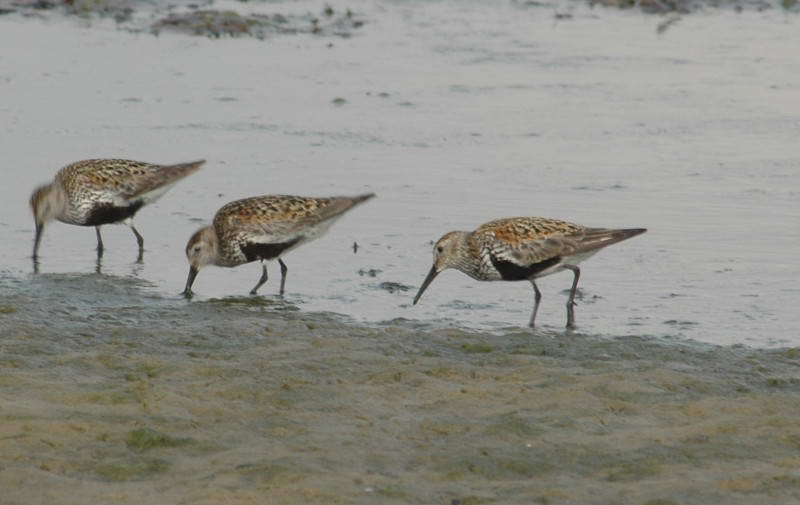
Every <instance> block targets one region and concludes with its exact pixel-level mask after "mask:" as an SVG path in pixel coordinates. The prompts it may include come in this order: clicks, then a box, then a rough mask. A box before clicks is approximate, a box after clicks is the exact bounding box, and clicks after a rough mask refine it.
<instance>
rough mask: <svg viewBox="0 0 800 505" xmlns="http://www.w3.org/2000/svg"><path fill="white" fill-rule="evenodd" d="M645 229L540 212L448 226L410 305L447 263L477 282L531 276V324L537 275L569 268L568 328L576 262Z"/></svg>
mask: <svg viewBox="0 0 800 505" xmlns="http://www.w3.org/2000/svg"><path fill="white" fill-rule="evenodd" d="M646 231H647V230H646V229H644V228H630V229H609V228H587V227H585V226H581V225H579V224H574V223H569V222H567V221H561V220H558V219H547V218H543V217H512V218H506V219H497V220H495V221H490V222H488V223H485V224H483V225H481V226H480V227H478V229H476V230H475V231H471V232H468V231H451V232H449V233H447V234H445V235H443V236H442V238H440V239H439V240H438V241H437V242H436V245H435V246H434V248H433V266H432V267H431V270H430V272H429V273H428V276H427V277H425V280H424V281H423V282H422V286H421V287H420V288H419V292H417V296H415V297H414V305H416V304H417V302H418V301H419V298H420V297H421V296H422V293H423V292H424V291H425V290H426V289H427V288H428V286H429V285H430V283H431V282H433V279H434V278H436V276H437V275H439V273H441V272H442V271H443V270H446V269H448V268H455V269H457V270H461V271H462V272H464V273H465V274H467V275H469V276H470V277H472V278H473V279H476V280H479V281H530V283H531V284H532V285H533V292H534V305H533V313H532V314H531V320H530V323H529V325H530V327H531V328H533V327H534V325H535V322H536V312H537V311H538V310H539V302H540V301H541V299H542V293H541V292H540V291H539V288H538V286H536V279H538V278H539V277H544V276H545V275H550V274H554V273H556V272H560V271H562V270H570V271H572V273H573V275H574V278H573V281H572V289H571V290H570V292H569V298H568V299H567V328H574V327H575V309H574V307H575V290H576V289H577V287H578V278H579V277H580V273H581V271H580V269H579V268H578V263H580V262H581V261H583V260H585V259H587V258H589V257H590V256H592V255H593V254H595V253H596V252H597V251H599V250H600V249H602V248H604V247H606V246H610V245H611V244H616V243H617V242H621V241H623V240H626V239H629V238H631V237H635V236H636V235H640V234H642V233H644V232H646Z"/></svg>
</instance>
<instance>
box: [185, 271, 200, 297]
mask: <svg viewBox="0 0 800 505" xmlns="http://www.w3.org/2000/svg"><path fill="white" fill-rule="evenodd" d="M197 272H199V270H197V269H196V268H195V267H189V277H188V278H187V279H186V289H184V290H183V293H181V294H182V295H183V296H184V297H186V298H191V297H192V294H193V293H192V284H194V278H195V277H197Z"/></svg>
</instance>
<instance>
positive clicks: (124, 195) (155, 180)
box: [30, 159, 205, 263]
mask: <svg viewBox="0 0 800 505" xmlns="http://www.w3.org/2000/svg"><path fill="white" fill-rule="evenodd" d="M203 163H205V161H204V160H198V161H192V162H189V163H179V164H176V165H156V164H153V163H145V162H142V161H133V160H121V159H94V160H84V161H78V162H76V163H72V164H70V165H67V166H65V167H64V168H62V169H61V170H59V171H58V173H56V176H55V178H54V180H53V182H52V183H50V184H46V185H44V186H40V187H38V188H36V190H34V192H33V194H32V195H31V200H30V205H31V210H32V211H33V216H34V220H35V224H36V237H35V239H34V243H33V259H34V263H36V259H37V257H38V254H39V243H40V241H41V239H42V232H43V231H44V227H45V225H46V224H47V223H48V222H49V221H51V220H53V219H55V220H58V221H61V222H62V223H68V224H75V225H79V226H94V227H95V232H96V234H97V256H98V258H100V257H102V256H103V239H102V237H101V236H100V226H102V225H104V224H112V223H125V224H127V225H128V226H130V228H131V230H132V231H133V234H134V235H136V241H137V243H138V244H139V258H140V259H141V257H142V254H143V252H144V239H143V238H142V235H141V234H140V233H139V231H138V230H137V229H136V227H134V226H133V217H134V216H135V215H136V213H137V212H138V211H139V210H140V209H141V208H142V207H144V206H145V205H148V204H150V203H153V202H154V201H156V200H157V199H159V198H161V197H162V196H163V195H164V193H166V192H167V191H168V190H169V189H170V188H171V187H172V186H173V185H175V183H177V182H178V181H179V180H181V179H183V178H184V177H186V176H188V175H190V174H193V173H194V172H196V171H197V170H199V169H200V167H201V166H202V165H203Z"/></svg>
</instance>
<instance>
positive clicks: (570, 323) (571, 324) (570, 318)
mask: <svg viewBox="0 0 800 505" xmlns="http://www.w3.org/2000/svg"><path fill="white" fill-rule="evenodd" d="M562 266H563V267H564V268H566V269H567V270H572V273H573V274H575V279H573V281H572V289H570V290H569V298H568V299H567V328H569V329H570V330H571V329H573V328H575V291H577V289H578V279H579V278H580V276H581V269H580V268H578V267H576V266H575V265H562Z"/></svg>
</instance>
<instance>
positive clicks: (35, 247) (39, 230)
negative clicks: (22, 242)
mask: <svg viewBox="0 0 800 505" xmlns="http://www.w3.org/2000/svg"><path fill="white" fill-rule="evenodd" d="M43 231H44V225H43V224H39V223H36V236H35V237H34V239H33V259H34V260H36V258H38V257H39V242H41V241H42V232H43Z"/></svg>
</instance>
